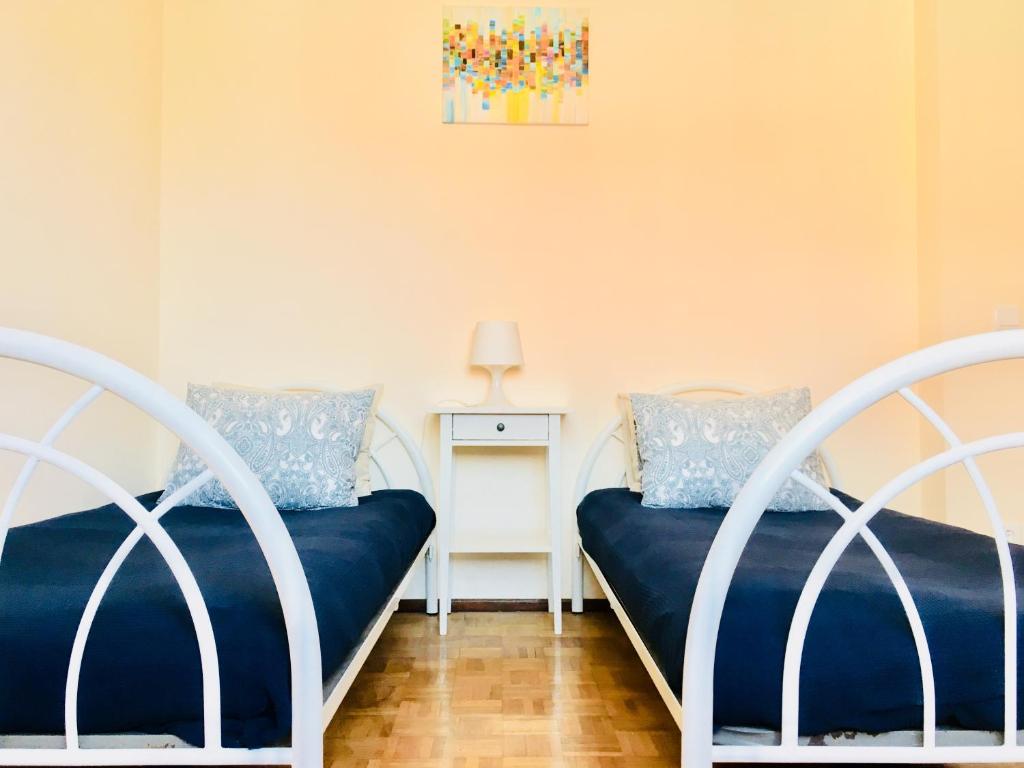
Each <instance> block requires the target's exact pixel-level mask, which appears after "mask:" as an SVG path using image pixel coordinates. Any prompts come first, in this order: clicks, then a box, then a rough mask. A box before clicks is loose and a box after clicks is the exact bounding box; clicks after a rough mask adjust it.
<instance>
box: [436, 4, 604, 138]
mask: <svg viewBox="0 0 1024 768" xmlns="http://www.w3.org/2000/svg"><path fill="white" fill-rule="evenodd" d="M442 14H443V20H442V24H441V44H442V55H443V58H442V68H441V87H442V112H441V114H442V120H443V121H444V122H446V123H517V124H528V123H534V124H536V123H541V124H554V125H585V124H586V123H587V122H588V119H589V116H588V112H587V98H588V91H589V87H590V22H589V20H588V16H587V12H586V11H585V10H582V9H578V8H462V7H445V8H444V9H443V12H442Z"/></svg>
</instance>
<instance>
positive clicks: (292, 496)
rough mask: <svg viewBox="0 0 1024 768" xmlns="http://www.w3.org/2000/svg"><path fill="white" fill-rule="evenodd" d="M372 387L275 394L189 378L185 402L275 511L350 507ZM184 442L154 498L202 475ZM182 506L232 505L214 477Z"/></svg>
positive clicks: (201, 465)
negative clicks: (258, 484) (250, 474)
mask: <svg viewBox="0 0 1024 768" xmlns="http://www.w3.org/2000/svg"><path fill="white" fill-rule="evenodd" d="M374 395H375V392H374V390H372V389H366V390H359V391H355V392H317V391H301V392H282V391H272V390H258V389H246V388H231V387H221V386H212V387H211V386H203V385H198V384H189V387H188V398H187V401H186V402H187V404H188V406H189V407H190V408H192V410H194V411H195V412H196V413H198V414H199V415H200V416H202V417H203V418H204V419H206V421H207V422H209V423H210V424H211V425H212V426H213V427H214V429H216V430H217V432H218V433H220V435H221V437H223V438H224V439H225V440H227V441H228V443H229V444H230V445H231V447H232V448H234V449H235V451H237V452H238V455H239V456H241V457H242V459H243V460H244V461H245V462H246V464H248V465H249V468H250V469H251V470H252V471H253V472H255V473H256V476H257V477H258V478H259V479H260V482H261V483H263V487H264V488H266V489H267V493H269V494H270V498H271V500H272V501H273V502H274V505H275V506H276V507H277V508H278V509H322V508H325V507H354V506H356V505H357V504H358V503H359V502H358V498H357V495H356V460H357V457H358V455H359V449H360V446H361V444H362V442H363V433H364V431H365V430H366V424H367V421H368V419H369V417H370V412H371V408H372V406H373V402H374ZM205 469H206V465H205V464H204V463H203V461H202V459H200V458H199V456H197V455H196V454H195V453H194V452H193V451H192V449H191V448H189V447H188V446H186V445H184V444H182V445H181V446H179V448H178V455H177V457H176V458H175V461H174V466H173V467H172V468H171V473H170V476H169V477H168V478H167V486H166V489H165V490H164V493H163V496H161V499H162V498H164V497H166V496H167V495H168V494H170V493H172V492H173V491H174V490H175V489H177V488H180V487H181V486H183V485H185V484H186V483H187V482H189V481H190V480H192V479H193V478H194V477H196V476H197V475H199V474H200V473H202V472H203V471H204V470H205ZM182 503H184V504H191V505H194V506H201V507H222V508H233V507H235V506H236V505H235V502H234V500H233V499H232V498H231V496H230V494H228V492H227V489H226V488H225V487H224V486H223V485H222V484H221V483H220V481H219V480H213V481H211V482H209V483H207V484H206V485H205V486H203V487H202V488H200V489H199V490H197V491H196V492H194V493H192V494H191V495H190V496H189V497H188V498H187V499H185V501H184V502H182Z"/></svg>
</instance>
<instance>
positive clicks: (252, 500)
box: [0, 329, 429, 768]
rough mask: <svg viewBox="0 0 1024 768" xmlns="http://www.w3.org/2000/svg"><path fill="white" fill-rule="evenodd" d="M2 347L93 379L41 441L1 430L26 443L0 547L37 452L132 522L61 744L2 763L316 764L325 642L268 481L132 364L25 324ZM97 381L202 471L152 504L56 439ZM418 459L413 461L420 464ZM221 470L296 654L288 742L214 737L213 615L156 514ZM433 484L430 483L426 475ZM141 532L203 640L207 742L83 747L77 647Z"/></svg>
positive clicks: (12, 754) (96, 593) (3, 516)
mask: <svg viewBox="0 0 1024 768" xmlns="http://www.w3.org/2000/svg"><path fill="white" fill-rule="evenodd" d="M0 357H5V358H10V359H14V360H22V361H26V362H30V363H35V364H38V365H42V366H46V367H49V368H52V369H55V370H58V371H61V372H64V373H67V374H70V375H71V376H75V377H77V378H80V379H83V380H84V381H86V382H89V383H90V384H91V385H92V386H91V388H90V389H89V390H88V391H87V392H86V394H85V395H83V396H82V397H81V398H80V399H79V400H78V401H77V402H75V403H74V404H72V406H71V407H70V408H69V409H68V410H67V411H66V412H65V413H64V415H63V416H61V418H60V419H58V421H57V422H56V423H55V424H54V426H53V427H52V428H51V429H50V431H49V432H48V433H47V434H46V435H45V436H44V437H43V439H42V440H40V441H38V442H35V441H32V440H27V439H24V438H20V437H15V436H13V435H8V434H0V450H2V451H9V452H15V453H20V454H23V455H25V456H26V457H27V460H26V463H25V466H24V468H23V470H22V472H21V474H20V475H19V477H18V478H17V480H16V482H15V484H14V487H13V489H12V491H11V494H10V496H9V497H8V499H7V500H6V502H5V504H4V506H3V508H2V510H0V557H2V554H3V544H4V541H5V539H6V535H7V530H8V528H9V527H10V524H11V521H12V519H13V514H14V510H15V507H16V506H17V504H18V501H19V499H20V497H21V495H22V493H23V491H24V489H25V487H26V485H27V484H28V482H29V480H30V479H31V476H32V474H33V472H34V470H35V468H36V466H38V464H39V463H40V462H42V463H47V464H50V465H52V466H54V467H56V468H58V469H61V470H63V471H65V472H68V473H70V474H72V475H74V476H75V477H77V478H79V479H81V480H83V481H84V482H86V483H88V484H89V485H90V486H92V487H93V488H95V489H96V490H97V491H99V492H100V493H102V494H103V495H104V496H106V497H107V498H108V499H109V500H110V501H111V502H113V503H115V504H116V505H117V506H118V507H120V508H121V510H123V511H124V513H125V514H126V515H128V517H130V518H131V519H132V521H133V522H134V523H135V528H134V530H133V531H132V532H131V533H130V534H129V535H128V537H127V538H126V539H125V541H124V542H123V543H122V545H121V546H120V548H119V549H118V550H117V552H115V554H114V556H113V557H112V558H111V560H110V562H109V564H108V565H107V567H106V569H105V570H104V571H103V573H102V575H101V576H100V579H99V582H98V583H97V585H96V587H95V589H94V590H93V592H92V594H91V595H90V597H89V600H88V602H87V604H86V608H85V610H84V612H83V615H82V619H81V622H80V624H79V627H78V631H77V634H76V636H75V640H74V644H73V647H72V652H71V659H70V662H69V667H68V675H67V685H66V694H65V707H64V727H65V744H64V746H63V747H50V746H46V747H40V748H30V747H24V748H23V747H16V748H3V749H0V765H214V764H223V765H239V764H253V763H258V764H276V765H280V764H290V765H294V766H301V767H302V768H320V766H322V765H323V741H322V737H321V717H322V714H321V711H322V705H323V687H322V685H323V683H322V672H321V666H320V642H319V637H318V633H317V625H316V616H315V614H314V611H313V601H312V598H311V596H310V592H309V586H308V584H307V583H306V578H305V575H304V574H303V570H302V565H301V563H300V562H299V557H298V554H297V552H296V551H295V547H294V545H293V544H292V540H291V537H290V536H289V534H288V530H287V529H286V528H285V525H284V523H283V521H282V520H281V517H280V515H279V514H278V513H277V510H276V509H275V508H274V505H273V504H272V503H271V501H270V497H269V496H268V495H267V493H266V491H265V490H264V489H263V486H262V485H261V484H260V482H259V480H258V479H257V478H256V476H255V475H254V474H253V473H252V472H251V471H250V470H249V468H248V467H247V466H246V465H245V463H244V462H243V461H242V460H241V459H240V458H239V457H238V455H237V454H236V453H235V452H234V450H232V448H231V447H230V446H229V445H228V444H227V442H225V441H224V439H223V438H221V437H220V435H218V434H217V432H216V431H215V430H214V429H212V428H211V427H210V426H209V425H208V424H206V422H205V421H203V419H201V418H200V417H199V416H197V415H196V414H195V413H194V412H193V411H192V410H190V409H189V408H188V407H186V406H185V405H184V404H183V403H182V402H180V401H179V400H177V399H176V398H174V397H173V396H171V395H170V394H169V393H168V392H167V391H165V390H164V389H163V388H161V387H160V386H158V385H157V384H156V383H154V382H152V381H150V380H149V379H147V378H146V377H144V376H142V375H141V374H139V373H137V372H136V371H133V370H131V369H130V368H128V367H126V366H124V365H122V364H121V363H118V362H116V361H114V360H111V359H109V358H107V357H104V356H102V355H99V354H97V353H95V352H92V351H90V350H87V349H84V348H82V347H78V346H75V345H73V344H69V343H67V342H63V341H59V340H57V339H52V338H49V337H46V336H40V335H37V334H33V333H27V332H25V331H17V330H11V329H0ZM103 392H111V393H113V394H115V395H117V396H118V397H120V398H121V399H123V400H125V401H127V402H129V403H131V404H132V405H134V406H136V407H138V408H139V409H141V410H142V411H143V412H145V413H147V414H148V415H150V416H152V417H153V418H154V419H156V420H157V421H159V422H160V423H161V424H162V425H164V426H166V427H167V428H168V429H170V430H171V431H172V432H173V433H174V434H176V435H177V436H178V437H179V438H180V439H181V440H182V441H184V442H185V443H187V444H188V445H189V446H190V447H191V448H192V449H193V450H195V452H196V453H197V454H198V455H199V456H200V457H202V459H203V460H204V461H205V462H206V465H207V467H209V470H208V471H207V472H205V473H203V474H202V475H201V476H200V477H198V478H196V479H195V480H194V481H192V482H191V483H189V484H188V485H187V486H186V487H184V488H182V489H180V491H179V492H178V493H176V494H175V495H174V497H172V498H169V499H167V500H165V501H164V502H163V503H162V504H160V505H159V506H158V507H157V508H156V509H155V510H153V511H152V512H149V511H147V510H146V509H145V508H144V507H142V505H141V504H139V503H138V502H137V501H136V500H135V498H134V497H133V496H132V494H130V493H129V492H128V491H127V490H125V489H124V488H122V487H121V486H120V485H118V484H117V483H116V482H114V481H113V480H112V479H111V478H110V477H108V476H106V475H104V474H103V473H102V472H100V471H99V470H97V469H96V468H94V467H92V466H89V465H88V464H86V463H84V462H82V461H80V460H78V459H76V458H75V457H73V456H70V455H68V454H66V453H64V452H62V451H59V450H57V449H55V448H54V447H53V444H54V442H55V440H56V439H57V437H58V436H59V435H60V434H61V433H62V432H63V431H64V430H65V429H66V428H67V426H68V425H69V424H71V422H72V421H73V420H74V419H75V418H76V417H77V416H78V415H79V414H80V413H82V412H83V411H84V410H85V409H86V408H87V407H88V406H89V405H90V404H91V403H92V402H94V401H95V400H96V398H97V397H99V396H100V395H101V394H102V393H103ZM419 470H420V467H419V466H417V471H418V472H419ZM214 478H216V479H218V480H220V481H221V482H222V483H223V484H224V486H225V487H226V488H227V490H228V491H229V493H230V494H231V495H232V497H233V498H234V499H235V501H236V503H237V504H238V507H239V509H240V510H241V511H242V514H243V515H244V516H245V519H246V521H247V522H248V524H249V527H250V528H251V529H252V532H253V535H254V536H255V538H256V541H257V542H258V543H259V546H260V549H261V550H262V552H263V555H264V557H265V558H266V561H267V564H268V566H269V569H270V573H271V575H272V577H273V579H274V584H275V586H276V588H277V592H278V597H279V599H280V603H281V609H282V612H283V614H284V621H285V627H286V630H287V634H288V647H289V658H290V664H291V696H292V727H291V734H292V735H291V746H289V747H281V748H268V749H254V750H247V749H234V748H227V747H224V746H222V744H221V706H220V703H221V702H220V670H219V665H218V661H217V645H216V642H215V639H214V634H213V627H212V625H211V622H210V616H209V613H208V611H207V608H206V603H205V601H204V600H203V596H202V593H201V592H200V590H199V587H198V584H197V583H196V580H195V577H194V576H193V574H192V571H191V569H190V568H189V565H188V563H187V562H186V561H185V559H184V557H183V556H182V554H181V552H180V550H179V549H178V548H177V546H176V545H175V544H174V542H173V541H172V539H171V538H170V536H168V534H167V532H166V531H165V530H164V529H163V527H162V526H161V525H160V518H161V517H162V515H163V514H164V512H166V511H167V510H168V509H170V508H171V507H173V506H174V504H175V503H177V502H178V501H179V500H180V499H181V498H184V496H185V495H187V494H188V493H191V492H192V491H194V490H195V489H196V488H198V487H200V486H202V485H203V484H205V483H207V482H210V481H211V480H213V479H214ZM427 487H429V484H428V485H427ZM143 536H145V537H147V538H148V539H149V540H150V541H151V542H152V543H153V545H154V546H155V547H156V549H157V551H158V552H159V553H160V555H161V556H162V557H163V559H164V560H165V562H166V563H167V565H168V567H169V568H170V570H171V573H172V574H173V575H174V578H175V580H176V581H177V583H178V586H179V587H180V588H181V591H182V594H183V596H184V598H185V601H186V604H187V606H188V610H189V613H190V614H191V617H192V622H193V625H194V627H195V630H196V636H197V639H198V642H199V651H200V664H201V669H202V679H203V734H204V741H203V746H202V747H180V748H175V749H158V748H153V749H139V748H124V749H121V748H109V747H96V748H94V747H87V746H84V744H83V742H84V741H85V740H84V739H83V738H81V737H80V735H79V732H78V684H79V672H80V670H81V663H82V655H83V653H84V650H85V645H86V640H87V639H88V637H89V631H90V629H91V628H92V623H93V619H94V618H95V615H96V611H97V609H98V607H99V605H100V603H101V601H102V599H103V596H104V594H105V593H106V591H107V588H108V587H109V586H110V583H111V582H112V580H113V578H114V576H115V574H116V573H117V571H118V569H119V568H120V566H121V564H122V563H123V562H124V560H125V559H126V558H127V556H128V554H129V553H130V552H131V550H132V549H133V547H134V546H135V545H136V544H137V543H138V542H139V541H140V540H141V539H142V537H143Z"/></svg>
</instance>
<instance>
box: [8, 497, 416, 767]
mask: <svg viewBox="0 0 1024 768" xmlns="http://www.w3.org/2000/svg"><path fill="white" fill-rule="evenodd" d="M158 496H159V493H151V494H147V495H145V496H142V497H140V498H139V500H140V501H141V502H142V504H143V506H145V507H146V508H147V509H152V508H153V507H154V506H155V505H156V499H157V498H158ZM281 516H282V518H283V520H284V522H285V525H286V526H287V528H288V531H289V532H290V534H291V536H292V540H293V541H294V542H295V547H296V549H297V550H298V554H299V558H300V560H301V561H302V565H303V568H304V570H305V574H306V578H307V580H308V582H309V587H310V591H311V592H312V596H313V603H314V606H315V609H316V616H317V622H318V625H319V631H320V648H321V657H322V662H323V674H324V679H325V680H328V679H331V678H332V677H336V673H337V672H338V670H340V669H341V668H342V667H343V666H344V665H345V664H346V662H347V660H348V658H349V656H350V654H351V653H352V652H353V651H354V649H355V648H356V647H357V646H358V645H359V643H360V640H361V638H362V636H363V634H364V633H365V632H366V630H367V629H368V628H369V626H370V625H371V623H372V621H373V619H374V617H375V616H376V615H377V614H378V613H379V612H380V610H381V608H382V607H383V606H384V605H385V603H386V601H387V600H388V598H389V597H390V596H391V594H392V593H393V592H394V590H395V588H396V587H397V586H398V585H399V583H400V582H401V580H402V577H403V576H404V575H405V573H406V572H407V571H408V569H409V567H410V566H411V565H412V563H413V561H414V559H415V557H416V555H417V554H418V553H419V551H420V550H421V549H422V547H423V545H424V543H425V542H426V540H427V538H428V537H429V535H430V533H431V531H432V530H433V528H434V513H433V511H432V510H431V508H430V505H429V504H428V503H427V501H426V500H425V499H424V498H423V497H422V496H421V495H420V494H419V493H416V492H414V491H407V490H391V491H379V492H375V493H373V494H372V495H371V496H368V497H366V498H363V499H360V501H359V506H358V507H349V508H341V509H322V510H304V511H287V510H285V511H282V512H281ZM161 522H162V524H163V526H164V527H165V529H166V530H167V532H168V533H169V534H170V536H171V538H172V539H173V540H174V541H175V543H176V544H177V546H178V547H179V548H180V549H181V551H182V554H183V555H184V557H185V559H186V561H187V562H188V563H189V566H190V567H191V568H192V571H193V573H194V574H195V577H196V580H197V582H198V584H199V587H200V589H201V590H202V592H203V596H204V598H205V600H206V604H207V607H208V610H209V613H210V618H211V621H212V623H213V629H214V634H215V636H216V640H217V650H218V656H219V660H220V680H221V698H222V705H221V708H222V716H223V743H224V745H225V746H235V747H262V746H269V745H272V744H277V743H281V742H282V741H284V740H286V738H287V735H288V732H289V728H290V722H291V701H290V689H289V685H290V682H289V678H290V673H289V660H288V644H287V635H286V632H285V627H284V620H283V617H282V614H281V608H280V604H279V603H278V598H277V593H276V591H275V588H274V584H273V581H272V579H271V576H270V572H269V570H268V568H267V565H266V562H265V560H264V559H263V556H262V554H261V552H260V550H259V547H258V546H257V544H256V541H255V538H254V537H253V535H252V532H251V530H250V529H249V527H248V525H247V524H246V522H245V520H244V518H243V517H242V515H241V513H240V512H238V511H237V510H225V509H208V508H200V507H189V506H182V507H177V508H175V509H173V510H171V511H170V512H168V513H167V514H166V515H165V516H164V517H163V518H162V520H161ZM132 528H133V523H132V522H131V521H130V520H129V519H128V517H127V516H126V515H125V514H124V513H123V512H121V511H120V510H118V509H117V508H116V507H113V506H106V507H101V508H98V509H93V510H89V511H85V512H77V513H74V514H69V515H65V516H62V517H58V518H53V519H50V520H47V521H44V522H41V523H35V524H32V525H26V526H22V527H18V528H15V529H12V530H11V531H10V534H9V536H8V538H7V543H6V546H5V548H4V551H3V559H2V561H0V679H2V680H3V685H0V734H54V733H63V732H64V720H63V706H64V704H63V702H64V686H65V680H66V677H67V667H68V659H69V657H70V652H71V645H72V642H73V640H74V636H75V632H76V630H77V627H78V622H79V620H80V618H81V615H82V610H83V608H84V607H85V604H86V601H87V599H88V597H89V594H90V592H91V591H92V589H93V587H94V585H95V584H96V581H97V579H98V578H99V575H100V573H101V572H102V570H103V568H104V567H105V566H106V564H107V562H108V560H109V559H110V557H111V555H113V553H114V551H115V550H116V549H117V547H118V546H119V545H120V544H121V542H122V541H123V540H124V538H125V536H126V535H127V534H128V533H129V532H130V531H131V530H132ZM79 730H80V732H81V733H82V734H103V733H142V734H170V735H172V736H175V737H178V738H180V739H183V740H184V741H186V742H188V743H191V744H195V745H201V744H202V740H203V739H202V679H201V674H200V666H199V647H198V643H197V641H196V637H195V631H194V630H193V628H192V621H191V618H190V615H189V613H188V608H187V607H186V605H185V601H184V598H183V597H182V596H181V592H180V590H179V589H178V587H177V584H176V582H175V581H174V578H173V576H172V575H171V573H170V570H169V569H168V568H167V566H166V565H165V564H164V562H163V560H162V558H161V557H160V555H159V553H158V552H157V551H156V548H155V547H154V546H153V545H152V544H150V543H149V541H148V540H146V539H143V540H142V541H141V542H140V543H139V545H138V546H137V547H136V548H135V550H134V551H133V552H132V554H131V555H130V556H129V557H128V559H127V560H126V561H125V563H124V565H123V566H122V567H121V570H120V571H119V573H118V575H117V576H116V577H115V580H114V582H113V584H112V585H111V587H110V589H109V591H108V592H107V594H106V597H105V598H104V600H103V603H102V604H101V606H100V609H99V611H98V613H97V616H96V620H95V624H94V625H93V628H92V632H91V634H90V636H89V640H88V643H87V645H86V649H85V655H84V658H83V663H82V673H81V684H80V688H79Z"/></svg>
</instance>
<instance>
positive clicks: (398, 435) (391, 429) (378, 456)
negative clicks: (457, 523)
mask: <svg viewBox="0 0 1024 768" xmlns="http://www.w3.org/2000/svg"><path fill="white" fill-rule="evenodd" d="M381 427H384V429H385V430H386V431H387V435H386V436H385V438H384V439H383V440H380V441H379V442H378V436H379V435H380V431H381V430H380V428H381ZM373 435H374V445H373V446H372V447H371V448H370V462H371V463H372V464H373V466H374V467H375V468H376V469H377V472H378V474H379V475H380V478H381V481H382V482H383V483H384V487H385V488H392V487H393V483H392V479H391V478H392V473H391V470H390V469H389V467H391V463H390V462H389V461H387V458H386V456H384V455H383V454H384V449H385V448H387V447H388V446H389V445H391V444H392V443H395V442H397V443H398V444H399V445H400V446H401V447H402V448H403V449H404V453H405V455H406V458H408V460H409V463H410V464H412V468H413V469H414V470H415V472H416V480H417V482H419V485H420V488H419V490H420V493H422V494H423V496H424V498H426V500H427V502H429V504H430V506H434V480H433V478H432V477H431V476H430V470H429V469H428V468H427V461H426V459H424V457H423V452H422V451H421V450H420V447H419V446H418V445H417V444H416V441H415V440H413V439H412V435H410V434H409V433H408V432H407V431H406V430H405V428H404V427H403V426H402V425H401V424H399V423H398V422H397V421H396V420H395V418H394V417H393V416H391V414H389V413H387V412H386V411H382V410H378V411H377V425H376V427H375V428H374V432H373Z"/></svg>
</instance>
